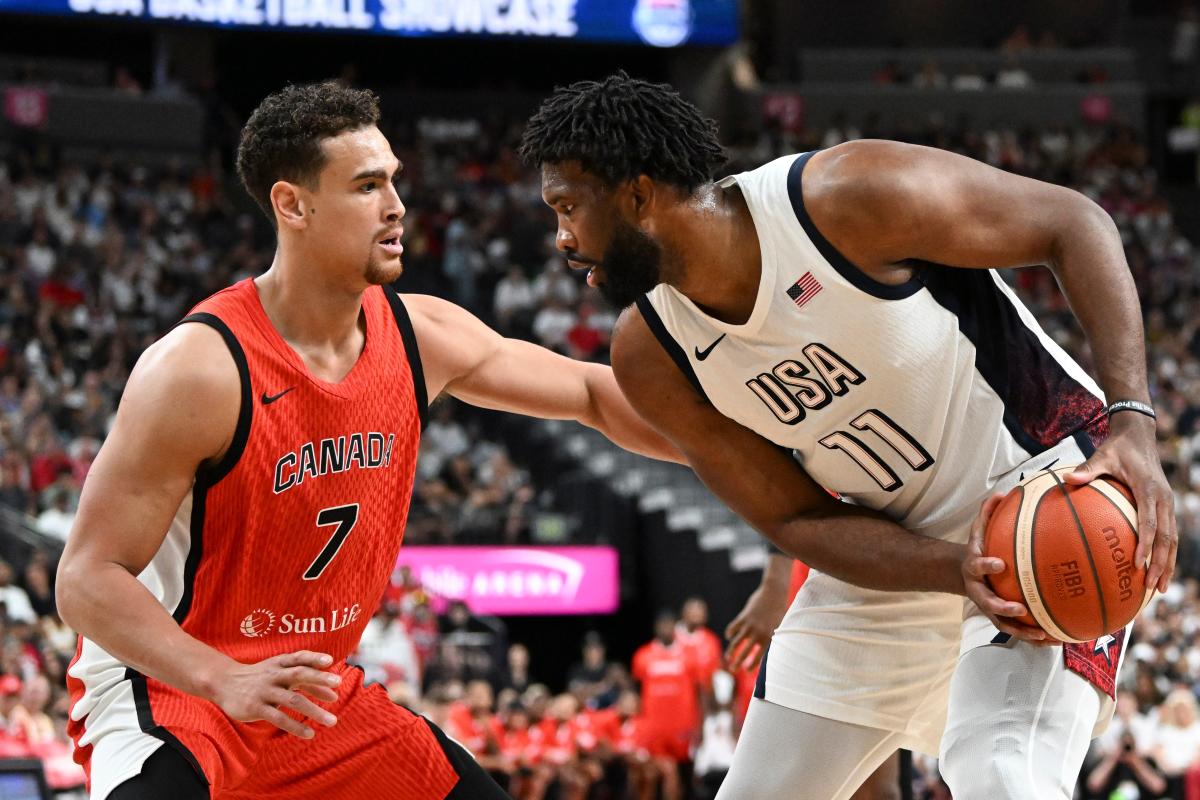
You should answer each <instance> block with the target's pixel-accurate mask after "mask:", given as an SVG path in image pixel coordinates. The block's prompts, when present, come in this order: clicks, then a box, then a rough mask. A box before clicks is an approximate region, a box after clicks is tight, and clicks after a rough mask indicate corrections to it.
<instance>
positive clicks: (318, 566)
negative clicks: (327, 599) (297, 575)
mask: <svg viewBox="0 0 1200 800" xmlns="http://www.w3.org/2000/svg"><path fill="white" fill-rule="evenodd" d="M356 522H358V503H351V504H350V505H348V506H333V507H332V508H323V509H321V511H320V513H318V514H317V527H319V528H323V527H325V526H326V525H337V527H336V528H334V531H333V536H331V537H329V541H328V542H326V543H325V547H323V548H322V549H321V552H320V553H319V554H318V555H317V558H316V560H315V561H313V562H312V564H310V565H309V567H308V569H306V570H305V571H304V580H306V581H315V580H316V579H317V578H319V577H321V573H322V572H324V571H325V568H326V567H328V566H329V562H330V561H333V557H334V556H336V555H337V554H338V551H339V550H341V549H342V544H343V543H344V542H345V541H346V537H347V536H349V535H350V531H351V530H353V529H354V523H356Z"/></svg>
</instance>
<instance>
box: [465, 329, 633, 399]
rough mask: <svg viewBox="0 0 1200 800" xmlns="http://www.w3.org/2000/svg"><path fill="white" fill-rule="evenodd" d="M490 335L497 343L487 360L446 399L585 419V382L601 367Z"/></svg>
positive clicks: (533, 345)
mask: <svg viewBox="0 0 1200 800" xmlns="http://www.w3.org/2000/svg"><path fill="white" fill-rule="evenodd" d="M493 335H494V336H495V337H496V339H497V340H498V341H495V342H494V343H492V346H491V347H489V349H488V356H487V358H485V359H483V360H481V361H480V362H479V363H478V364H476V366H475V367H474V369H472V370H471V371H470V372H468V373H466V374H465V375H463V376H462V377H461V378H459V379H458V380H457V381H455V382H453V383H452V384H450V385H448V386H447V387H446V388H447V391H448V392H449V393H450V394H452V395H454V396H455V397H457V398H458V399H460V400H463V401H466V402H468V403H471V404H473V405H478V406H484V407H486V408H494V409H497V410H500V411H512V412H516V413H520V414H526V415H529V416H534V417H541V418H543V419H583V418H585V417H586V416H587V415H588V413H589V410H590V402H591V399H590V398H591V395H590V393H589V388H588V382H589V379H591V380H595V379H596V378H597V375H598V373H602V372H606V371H607V369H606V368H605V367H602V366H600V365H598V364H588V363H585V362H582V361H575V360H573V359H570V358H567V357H566V356H562V355H559V354H558V353H555V352H553V351H550V350H547V349H546V348H544V347H540V346H538V345H535V344H532V343H530V342H524V341H521V340H519V339H505V338H502V337H501V336H500V335H499V334H494V333H493ZM614 388H615V387H614Z"/></svg>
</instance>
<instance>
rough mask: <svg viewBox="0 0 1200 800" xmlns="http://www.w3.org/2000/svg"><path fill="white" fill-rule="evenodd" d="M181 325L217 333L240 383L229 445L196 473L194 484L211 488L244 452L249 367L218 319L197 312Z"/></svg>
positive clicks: (249, 413) (250, 404)
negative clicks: (193, 324) (197, 325)
mask: <svg viewBox="0 0 1200 800" xmlns="http://www.w3.org/2000/svg"><path fill="white" fill-rule="evenodd" d="M185 322H198V323H200V324H202V325H207V326H209V327H210V328H212V329H213V330H215V331H216V332H217V333H219V334H221V338H222V339H224V340H225V346H226V347H228V348H229V353H230V355H232V356H233V361H234V363H235V364H237V371H238V378H239V379H240V380H241V383H242V400H241V409H240V410H239V411H238V421H237V427H236V428H234V431H233V442H232V443H231V444H230V445H229V449H228V450H227V451H226V452H225V455H224V457H222V458H221V460H220V461H219V462H217V463H216V464H214V465H212V466H211V467H202V468H201V469H200V470H199V471H198V472H197V473H196V482H197V483H201V482H203V483H204V484H205V485H207V486H212V485H213V484H215V483H217V482H218V481H220V480H221V479H222V478H224V477H225V476H226V475H228V474H229V472H230V470H232V469H233V468H234V466H235V465H236V464H237V462H238V460H239V459H240V458H241V457H242V452H243V451H245V449H246V442H247V441H248V440H249V439H250V424H251V422H252V420H253V417H254V394H253V391H252V390H251V388H250V366H249V364H248V363H247V361H246V353H245V351H244V350H242V345H241V343H240V342H239V341H238V340H237V337H236V336H234V335H233V331H231V330H229V326H228V325H226V324H225V323H224V321H222V320H221V318H220V317H217V316H215V315H213V314H208V313H205V312H200V313H197V314H189V315H188V316H186V317H184V318H183V319H182V320H180V321H179V324H180V325H182V324H183V323H185Z"/></svg>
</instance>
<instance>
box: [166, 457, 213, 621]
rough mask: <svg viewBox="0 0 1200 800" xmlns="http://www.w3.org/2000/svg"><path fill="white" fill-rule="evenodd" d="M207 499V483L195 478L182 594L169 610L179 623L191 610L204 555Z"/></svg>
mask: <svg viewBox="0 0 1200 800" xmlns="http://www.w3.org/2000/svg"><path fill="white" fill-rule="evenodd" d="M207 501H208V485H207V484H205V483H203V482H202V481H201V480H200V479H199V478H197V479H196V484H195V485H194V486H193V487H192V517H191V520H190V522H189V523H188V532H189V533H190V534H191V541H190V542H189V543H188V554H187V560H186V561H185V562H184V564H183V594H182V595H180V596H179V604H178V605H176V606H175V610H174V611H172V612H171V618H172V619H174V620H175V622H176V623H178V624H179V625H182V624H183V621H184V620H185V619H187V615H188V612H189V611H191V610H192V598H193V596H194V593H193V590H194V589H195V587H196V573H197V572H198V571H199V570H200V559H201V558H203V557H204V511H205V506H206V505H207Z"/></svg>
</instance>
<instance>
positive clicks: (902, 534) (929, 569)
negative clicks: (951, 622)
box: [764, 508, 966, 595]
mask: <svg viewBox="0 0 1200 800" xmlns="http://www.w3.org/2000/svg"><path fill="white" fill-rule="evenodd" d="M764 533H766V534H767V536H768V538H770V539H771V541H773V542H774V543H775V544H776V545H778V546H779V548H780V549H781V550H783V551H784V552H786V553H788V554H790V555H792V556H795V557H796V558H798V559H800V560H801V561H803V562H804V563H805V564H808V565H809V566H810V567H812V568H813V569H815V570H819V571H821V572H824V573H825V574H827V575H832V576H833V577H835V578H837V579H839V580H843V581H846V582H847V583H852V584H854V585H855V586H862V587H865V588H867V589H878V590H881V591H920V592H944V593H947V594H958V595H962V594H964V592H965V588H964V585H963V578H962V560H963V557H964V556H965V553H966V550H965V547H964V545H961V544H954V543H953V542H945V541H942V540H940V539H933V538H930V537H928V536H918V535H917V534H915V533H912V532H911V531H908V530H906V529H904V528H903V527H901V526H900V525H897V524H896V523H895V522H892V521H891V520H889V519H887V518H885V517H884V516H883V515H882V514H878V513H876V512H873V511H870V510H869V509H864V508H854V509H853V511H845V512H843V511H841V510H840V509H839V510H838V511H836V512H834V513H828V514H823V515H821V516H819V517H804V518H800V519H796V520H793V521H791V522H789V523H787V524H785V525H782V526H780V527H779V528H778V529H777V530H776V531H774V532H767V531H764Z"/></svg>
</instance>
